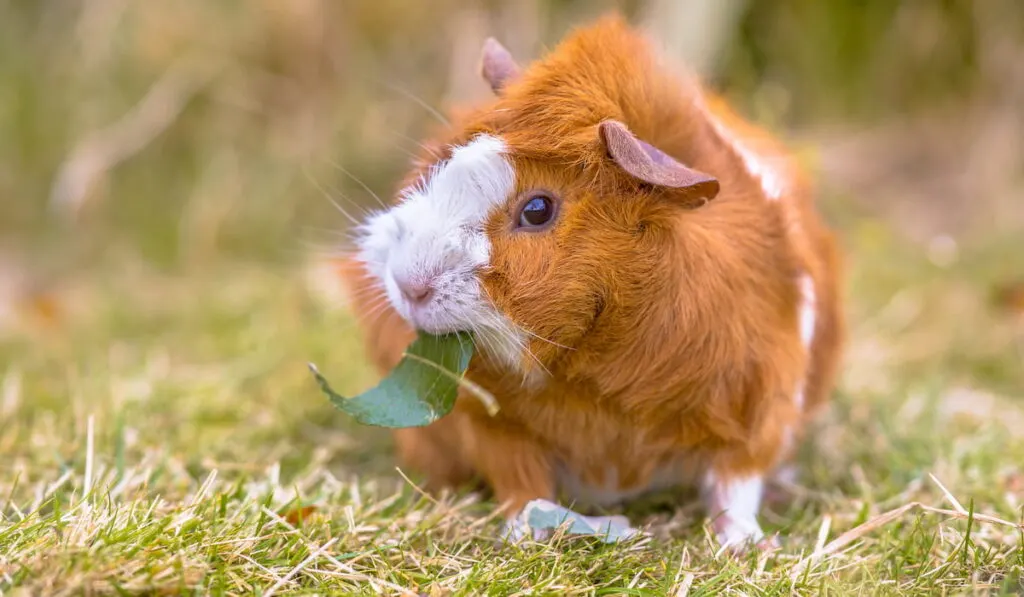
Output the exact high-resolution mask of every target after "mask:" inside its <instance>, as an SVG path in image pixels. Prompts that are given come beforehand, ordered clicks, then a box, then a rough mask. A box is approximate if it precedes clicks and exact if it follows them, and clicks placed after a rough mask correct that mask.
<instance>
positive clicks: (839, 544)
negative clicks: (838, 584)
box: [790, 502, 1024, 580]
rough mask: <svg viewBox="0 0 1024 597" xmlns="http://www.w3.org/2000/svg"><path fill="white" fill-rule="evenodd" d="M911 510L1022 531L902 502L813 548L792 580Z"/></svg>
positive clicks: (990, 520)
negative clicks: (818, 562) (823, 544)
mask: <svg viewBox="0 0 1024 597" xmlns="http://www.w3.org/2000/svg"><path fill="white" fill-rule="evenodd" d="M912 510H921V511H922V512H927V513H930V514H940V515H942V516H948V517H950V518H956V519H960V520H964V519H967V518H971V519H972V520H975V521H977V522H987V523H990V524H998V525H1003V526H1008V527H1013V528H1015V529H1017V530H1018V531H1024V524H1020V523H1015V522H1010V521H1008V520H1003V519H1001V518H996V517H995V516H988V515H986V514H970V513H968V512H966V511H963V512H961V511H958V510H946V509H943V508H935V507H933V506H927V505H925V504H922V503H920V502H910V503H909V504H904V505H902V506H900V507H899V508H894V509H892V510H889V511H888V512H884V513H882V514H879V515H878V516H876V517H874V518H872V519H870V520H867V521H865V522H863V523H861V524H860V525H858V526H856V527H854V528H852V529H850V530H849V531H846V532H845V533H843V534H842V535H839V536H838V537H836V538H835V539H833V540H832V541H831V542H829V543H828V544H827V545H825V546H823V547H821V548H820V549H815V550H814V552H813V553H811V555H809V556H807V557H806V558H804V559H803V560H801V561H799V562H798V563H797V564H796V566H794V567H793V570H792V572H791V573H790V577H791V578H792V579H793V580H796V579H798V578H799V577H800V576H801V575H802V574H803V573H804V572H805V571H806V570H807V568H808V567H809V566H810V565H812V564H814V563H816V562H817V561H819V560H820V559H821V558H823V557H824V556H827V555H829V554H833V553H836V552H837V551H839V550H840V549H842V548H844V547H846V546H847V545H849V544H851V543H853V542H854V541H856V540H857V539H860V538H861V537H863V536H865V535H867V534H868V533H871V532H872V531H875V530H877V529H879V528H881V527H883V526H885V525H887V524H889V523H891V522H893V521H895V520H898V519H900V518H902V517H903V516H904V515H905V514H907V513H908V512H910V511H912Z"/></svg>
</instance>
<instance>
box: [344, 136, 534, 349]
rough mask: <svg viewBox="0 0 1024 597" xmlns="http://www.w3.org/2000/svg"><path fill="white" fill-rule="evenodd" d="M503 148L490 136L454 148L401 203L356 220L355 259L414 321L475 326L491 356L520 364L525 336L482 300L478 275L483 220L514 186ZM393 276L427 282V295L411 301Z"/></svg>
mask: <svg viewBox="0 0 1024 597" xmlns="http://www.w3.org/2000/svg"><path fill="white" fill-rule="evenodd" d="M506 151H507V147H506V145H505V142H504V141H503V140H502V139H500V138H498V137H495V136H492V135H479V136H477V137H476V138H475V139H473V140H472V141H471V142H469V143H467V144H466V145H463V146H459V147H456V148H454V150H453V151H452V156H451V159H449V160H447V161H446V162H442V163H439V164H437V165H436V166H435V167H433V168H432V169H431V171H430V172H429V173H428V174H427V176H426V177H424V178H423V179H422V180H421V181H420V182H419V183H418V184H416V185H413V186H411V187H409V188H406V189H405V190H404V191H403V192H402V202H401V203H399V204H398V205H396V206H395V207H392V208H390V209H388V210H386V211H383V212H378V213H376V214H374V215H373V216H372V217H371V218H370V219H369V220H368V221H367V222H366V224H364V225H363V226H362V229H361V232H362V238H361V239H360V241H359V248H360V253H359V258H360V259H361V260H362V261H363V262H364V263H365V264H366V266H367V270H368V271H369V272H370V273H371V274H372V275H374V276H375V277H377V278H378V279H379V280H380V282H381V284H382V285H383V287H384V289H385V290H386V292H387V296H388V299H389V301H390V303H391V305H392V306H393V307H394V308H395V310H396V311H397V312H398V313H399V314H400V315H401V316H402V317H404V318H405V319H406V321H408V322H409V323H410V324H412V325H413V326H414V327H416V328H417V329H421V330H424V331H427V332H430V333H447V332H456V331H472V332H478V334H477V337H478V339H481V340H482V342H481V343H482V344H483V345H484V346H485V347H489V352H491V353H492V354H493V355H494V356H495V357H497V358H500V359H502V360H503V361H506V362H508V364H513V365H518V361H519V357H520V355H521V354H522V349H523V346H524V343H525V340H524V339H523V337H522V334H521V333H520V332H518V331H517V330H516V328H515V326H513V325H512V324H511V322H509V321H508V319H507V318H506V317H505V316H503V315H502V314H501V313H499V312H498V311H497V310H496V309H495V308H494V306H493V305H492V304H491V302H490V301H489V300H488V299H487V297H486V296H485V294H484V292H483V288H482V286H481V284H480V281H479V279H478V277H477V274H478V272H479V270H480V269H481V268H484V267H486V266H487V265H489V262H490V251H491V245H490V240H489V239H488V238H487V233H486V231H485V230H484V225H485V223H486V222H487V218H488V216H489V215H490V214H491V212H492V211H493V210H495V209H500V208H501V206H502V205H504V203H505V201H506V200H507V199H508V197H509V195H511V193H512V192H513V190H514V188H515V172H514V171H513V169H512V165H511V163H510V162H509V161H508V159H507V158H506V156H505V153H506ZM398 280H411V281H416V282H421V283H424V282H429V283H430V285H431V286H432V287H433V288H434V293H433V297H432V298H431V299H430V300H429V301H428V302H426V303H425V304H419V305H415V304H412V303H410V302H409V300H408V299H407V298H406V297H405V296H404V295H403V294H402V292H401V291H400V289H399V283H398Z"/></svg>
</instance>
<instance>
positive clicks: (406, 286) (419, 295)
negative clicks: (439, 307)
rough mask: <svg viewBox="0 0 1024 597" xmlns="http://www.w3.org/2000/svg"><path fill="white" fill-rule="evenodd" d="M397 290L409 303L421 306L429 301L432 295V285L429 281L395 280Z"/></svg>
mask: <svg viewBox="0 0 1024 597" xmlns="http://www.w3.org/2000/svg"><path fill="white" fill-rule="evenodd" d="M395 282H396V283H397V284H398V289H399V290H400V291H401V292H402V296H404V297H405V298H406V299H408V301H409V302H410V303H413V304H423V303H425V302H427V301H429V300H430V297H431V295H433V294H434V285H433V283H432V281H431V280H409V279H401V278H399V279H396V280H395Z"/></svg>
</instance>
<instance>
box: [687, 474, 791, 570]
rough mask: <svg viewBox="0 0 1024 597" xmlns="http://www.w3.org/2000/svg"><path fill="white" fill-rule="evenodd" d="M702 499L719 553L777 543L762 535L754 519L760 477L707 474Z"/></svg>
mask: <svg viewBox="0 0 1024 597" xmlns="http://www.w3.org/2000/svg"><path fill="white" fill-rule="evenodd" d="M704 483H705V484H704V502H705V506H706V507H707V510H708V514H709V515H710V516H712V517H713V518H712V520H711V528H712V530H713V531H714V533H715V537H716V539H718V544H719V545H720V549H719V552H720V553H721V552H726V551H728V552H732V553H738V552H743V551H746V550H747V549H748V548H750V547H756V548H758V549H764V550H772V549H775V548H777V547H778V546H779V543H778V540H777V538H775V537H765V534H764V531H762V530H761V525H760V524H759V523H758V522H757V512H758V510H759V509H760V505H761V499H762V496H763V493H764V482H763V480H762V478H761V477H760V476H751V477H747V478H736V477H733V478H730V479H723V478H722V477H720V476H718V475H715V474H713V473H708V475H707V477H706V478H705V481H704Z"/></svg>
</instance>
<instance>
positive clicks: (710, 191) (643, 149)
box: [598, 120, 719, 201]
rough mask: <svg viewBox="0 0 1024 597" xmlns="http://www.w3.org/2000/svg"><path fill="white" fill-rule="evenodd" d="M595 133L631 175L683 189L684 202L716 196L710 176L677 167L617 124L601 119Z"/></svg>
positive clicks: (714, 185)
mask: <svg viewBox="0 0 1024 597" xmlns="http://www.w3.org/2000/svg"><path fill="white" fill-rule="evenodd" d="M598 131H599V133H600V135H601V142H602V143H604V146H605V149H606V150H607V151H608V155H609V156H611V158H612V159H613V160H615V163H616V164H618V165H619V167H621V168H622V169H623V170H625V171H626V172H628V173H629V174H631V175H632V176H635V177H636V178H639V179H640V180H642V181H644V182H646V183H649V184H652V185H655V186H661V187H668V188H672V189H680V190H683V191H685V197H686V198H687V199H695V200H696V199H703V200H706V201H710V200H711V199H714V198H715V196H716V195H718V188H719V185H718V180H717V179H716V178H715V177H714V176H711V175H710V174H705V173H703V172H700V171H698V170H694V169H693V168H689V167H687V166H684V165H683V164H680V163H679V162H678V161H677V160H676V159H675V158H673V157H672V156H670V155H668V154H667V153H665V152H663V151H661V150H660V149H658V148H657V147H654V146H653V145H651V144H650V143H645V142H644V141H641V140H640V139H637V138H636V137H635V136H634V135H633V133H632V132H631V131H630V130H629V129H628V128H627V127H626V125H624V124H622V123H621V122H619V121H617V120H605V121H604V122H602V123H601V124H600V125H598Z"/></svg>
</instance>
